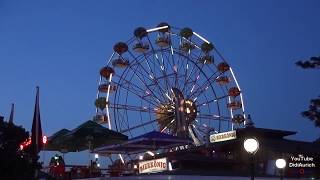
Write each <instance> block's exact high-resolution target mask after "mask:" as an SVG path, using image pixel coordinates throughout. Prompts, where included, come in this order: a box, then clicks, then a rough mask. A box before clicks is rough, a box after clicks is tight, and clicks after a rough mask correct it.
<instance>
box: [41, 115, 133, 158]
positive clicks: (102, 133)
mask: <svg viewBox="0 0 320 180" xmlns="http://www.w3.org/2000/svg"><path fill="white" fill-rule="evenodd" d="M127 139H128V137H127V136H126V135H123V134H121V133H119V132H116V131H112V130H110V129H108V128H105V127H103V126H102V125H100V124H98V123H96V122H94V121H91V120H89V121H87V122H85V123H83V124H81V125H79V126H78V127H77V128H75V129H73V130H71V131H69V130H67V129H62V130H60V131H58V132H56V133H55V134H54V135H52V136H51V137H49V143H48V146H47V148H45V149H46V150H52V151H66V152H75V151H82V150H86V149H90V150H91V149H93V148H96V147H99V146H101V145H107V144H117V143H122V142H123V141H126V140H127Z"/></svg>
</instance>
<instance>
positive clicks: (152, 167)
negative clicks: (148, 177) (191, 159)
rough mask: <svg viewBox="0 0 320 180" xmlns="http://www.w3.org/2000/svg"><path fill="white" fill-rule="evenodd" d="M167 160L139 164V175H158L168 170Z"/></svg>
mask: <svg viewBox="0 0 320 180" xmlns="http://www.w3.org/2000/svg"><path fill="white" fill-rule="evenodd" d="M167 163H168V162H167V158H161V159H154V160H150V161H141V162H139V173H156V172H161V171H166V170H168V166H167Z"/></svg>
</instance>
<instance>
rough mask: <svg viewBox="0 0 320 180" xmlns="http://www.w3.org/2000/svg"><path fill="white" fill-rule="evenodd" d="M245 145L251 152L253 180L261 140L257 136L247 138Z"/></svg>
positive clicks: (248, 151) (252, 178)
mask: <svg viewBox="0 0 320 180" xmlns="http://www.w3.org/2000/svg"><path fill="white" fill-rule="evenodd" d="M243 147H244V149H245V150H246V151H247V153H249V154H250V165H251V180H254V155H255V153H256V152H257V151H258V149H259V142H258V140H257V139H255V138H248V139H245V140H244V142H243Z"/></svg>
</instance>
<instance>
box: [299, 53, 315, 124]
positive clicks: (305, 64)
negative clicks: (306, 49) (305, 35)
mask: <svg viewBox="0 0 320 180" xmlns="http://www.w3.org/2000/svg"><path fill="white" fill-rule="evenodd" d="M296 65H297V66H300V67H302V68H304V69H318V68H320V56H318V57H311V58H310V60H306V61H304V60H303V61H298V62H296ZM301 114H302V116H303V117H306V118H308V119H309V120H311V121H313V122H314V125H315V126H316V127H320V96H319V97H318V98H315V99H311V100H310V105H309V109H308V110H306V111H303V112H302V113H301Z"/></svg>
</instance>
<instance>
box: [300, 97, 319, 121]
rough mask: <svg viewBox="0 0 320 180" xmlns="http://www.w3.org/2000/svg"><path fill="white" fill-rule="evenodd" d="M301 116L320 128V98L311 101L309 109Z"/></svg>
mask: <svg viewBox="0 0 320 180" xmlns="http://www.w3.org/2000/svg"><path fill="white" fill-rule="evenodd" d="M301 114H302V116H303V117H306V118H308V119H310V120H311V121H313V122H314V125H315V126H316V127H320V98H317V99H311V100H310V106H309V109H308V110H306V111H303V112H302V113H301Z"/></svg>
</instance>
